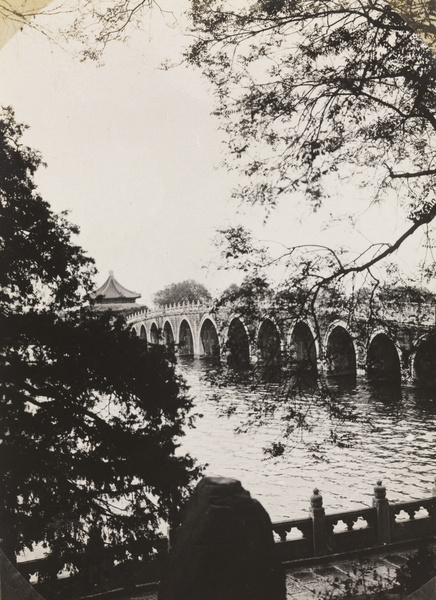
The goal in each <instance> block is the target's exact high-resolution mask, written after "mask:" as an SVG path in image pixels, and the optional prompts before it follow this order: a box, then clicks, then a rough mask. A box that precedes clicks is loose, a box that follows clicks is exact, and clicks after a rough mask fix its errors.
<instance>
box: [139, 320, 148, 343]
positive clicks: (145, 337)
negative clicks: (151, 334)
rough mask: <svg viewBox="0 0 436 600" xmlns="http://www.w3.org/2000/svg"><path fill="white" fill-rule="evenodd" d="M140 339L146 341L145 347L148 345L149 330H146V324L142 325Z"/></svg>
mask: <svg viewBox="0 0 436 600" xmlns="http://www.w3.org/2000/svg"><path fill="white" fill-rule="evenodd" d="M137 335H138V334H137ZM139 339H140V340H144V342H145V345H147V343H148V340H147V330H146V329H145V325H144V324H142V325H141V327H140V328H139Z"/></svg>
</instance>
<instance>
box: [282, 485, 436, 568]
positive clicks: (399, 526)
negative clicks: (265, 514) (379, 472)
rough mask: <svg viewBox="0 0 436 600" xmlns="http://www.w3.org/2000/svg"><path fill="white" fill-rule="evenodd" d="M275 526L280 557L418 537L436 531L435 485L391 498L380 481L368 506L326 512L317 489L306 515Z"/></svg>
mask: <svg viewBox="0 0 436 600" xmlns="http://www.w3.org/2000/svg"><path fill="white" fill-rule="evenodd" d="M341 524H342V525H341ZM273 532H274V534H275V536H276V537H277V549H278V552H279V555H280V558H281V560H282V562H291V561H295V560H301V559H310V558H317V557H321V556H328V555H329V554H330V555H331V554H345V553H349V552H351V551H359V550H369V549H376V548H382V547H385V546H387V545H390V544H395V543H399V542H406V541H413V540H421V539H424V538H428V537H431V536H434V535H436V495H435V490H433V496H431V497H429V498H425V499H423V500H414V501H412V502H399V503H396V504H390V503H389V501H388V499H387V498H386V488H385V487H384V486H383V485H382V483H381V481H379V482H378V483H377V485H376V486H375V487H374V498H373V506H372V507H371V508H362V509H358V510H352V511H346V512H340V513H335V514H328V515H326V514H325V510H324V507H323V499H322V496H321V494H320V493H319V490H317V489H315V490H314V492H313V495H312V496H311V498H310V517H308V518H305V519H294V520H291V521H282V522H280V523H273Z"/></svg>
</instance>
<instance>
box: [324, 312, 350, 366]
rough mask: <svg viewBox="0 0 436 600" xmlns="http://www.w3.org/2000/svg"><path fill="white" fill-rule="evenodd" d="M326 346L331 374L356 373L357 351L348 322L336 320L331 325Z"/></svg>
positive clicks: (326, 355)
mask: <svg viewBox="0 0 436 600" xmlns="http://www.w3.org/2000/svg"><path fill="white" fill-rule="evenodd" d="M324 347H325V358H326V363H327V372H328V373H329V374H330V375H336V376H341V375H354V376H355V375H356V372H357V371H356V369H357V352H356V347H355V344H354V340H353V338H352V336H351V334H350V332H349V331H348V328H347V325H346V323H344V322H343V321H335V322H333V323H332V324H331V325H330V327H329V329H328V331H327V334H326V342H325V345H324Z"/></svg>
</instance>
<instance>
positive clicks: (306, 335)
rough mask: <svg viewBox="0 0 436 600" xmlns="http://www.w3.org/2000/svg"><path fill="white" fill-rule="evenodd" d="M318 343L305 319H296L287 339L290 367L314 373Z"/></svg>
mask: <svg viewBox="0 0 436 600" xmlns="http://www.w3.org/2000/svg"><path fill="white" fill-rule="evenodd" d="M317 346H318V344H317V341H316V338H315V335H314V334H313V331H312V328H311V327H310V326H309V324H308V323H306V322H305V321H297V323H296V324H295V326H294V328H293V329H292V332H291V335H290V340H289V362H290V367H291V368H295V367H298V368H299V369H302V370H304V371H309V372H312V373H316V371H317V358H318V348H317Z"/></svg>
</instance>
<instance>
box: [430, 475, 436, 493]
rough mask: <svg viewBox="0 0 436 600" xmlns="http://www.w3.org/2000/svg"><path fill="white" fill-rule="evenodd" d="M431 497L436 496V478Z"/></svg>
mask: <svg viewBox="0 0 436 600" xmlns="http://www.w3.org/2000/svg"><path fill="white" fill-rule="evenodd" d="M431 495H432V496H436V477H435V478H434V481H433V487H432V490H431Z"/></svg>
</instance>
